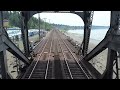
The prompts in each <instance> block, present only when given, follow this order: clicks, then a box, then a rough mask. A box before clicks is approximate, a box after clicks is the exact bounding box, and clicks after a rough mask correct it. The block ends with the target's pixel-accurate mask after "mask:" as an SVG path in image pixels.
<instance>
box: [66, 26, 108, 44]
mask: <svg viewBox="0 0 120 90" xmlns="http://www.w3.org/2000/svg"><path fill="white" fill-rule="evenodd" d="M107 31H108V29H106V28H105V29H93V30H91V35H90V42H93V43H95V44H98V43H99V42H100V41H101V40H103V39H104V37H105V35H106V33H107ZM68 32H69V33H75V34H79V35H82V36H83V34H84V30H80V29H79V30H68Z"/></svg>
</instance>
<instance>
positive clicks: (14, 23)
mask: <svg viewBox="0 0 120 90" xmlns="http://www.w3.org/2000/svg"><path fill="white" fill-rule="evenodd" d="M20 16H21V15H20V13H19V12H18V11H12V12H11V11H4V12H3V19H6V20H8V21H9V26H8V28H12V27H19V28H21V23H20V19H21V18H20ZM38 27H39V20H38V19H37V18H35V17H31V18H30V20H29V21H28V28H29V29H38ZM40 28H41V29H46V30H50V29H52V28H53V26H52V24H49V23H47V22H44V21H43V20H42V19H40Z"/></svg>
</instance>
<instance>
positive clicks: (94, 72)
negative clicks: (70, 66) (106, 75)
mask: <svg viewBox="0 0 120 90" xmlns="http://www.w3.org/2000/svg"><path fill="white" fill-rule="evenodd" d="M80 63H82V65H83V66H84V67H85V68H86V70H87V71H88V72H89V73H90V74H91V76H92V77H93V79H100V78H101V74H100V73H99V72H98V71H97V70H96V69H95V68H94V67H93V66H92V65H91V64H90V63H89V62H87V61H85V60H83V61H80Z"/></svg>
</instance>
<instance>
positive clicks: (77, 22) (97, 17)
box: [34, 11, 110, 26]
mask: <svg viewBox="0 0 120 90" xmlns="http://www.w3.org/2000/svg"><path fill="white" fill-rule="evenodd" d="M34 17H36V18H38V14H35V15H34ZM40 18H41V19H43V20H44V21H45V19H44V18H46V22H50V23H55V24H64V25H71V26H83V25H84V24H83V21H82V19H81V18H80V17H79V16H77V15H76V14H72V13H45V12H44V13H40ZM93 25H99V26H109V25H110V11H94V17H93Z"/></svg>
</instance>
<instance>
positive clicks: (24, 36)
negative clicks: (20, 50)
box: [21, 13, 30, 57]
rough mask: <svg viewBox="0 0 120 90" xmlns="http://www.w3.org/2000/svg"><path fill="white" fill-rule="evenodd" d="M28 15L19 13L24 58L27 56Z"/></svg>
mask: <svg viewBox="0 0 120 90" xmlns="http://www.w3.org/2000/svg"><path fill="white" fill-rule="evenodd" d="M27 21H28V14H27V13H21V32H22V40H23V46H24V51H25V56H26V57H28V56H29V52H30V51H29V39H28V26H27Z"/></svg>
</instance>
